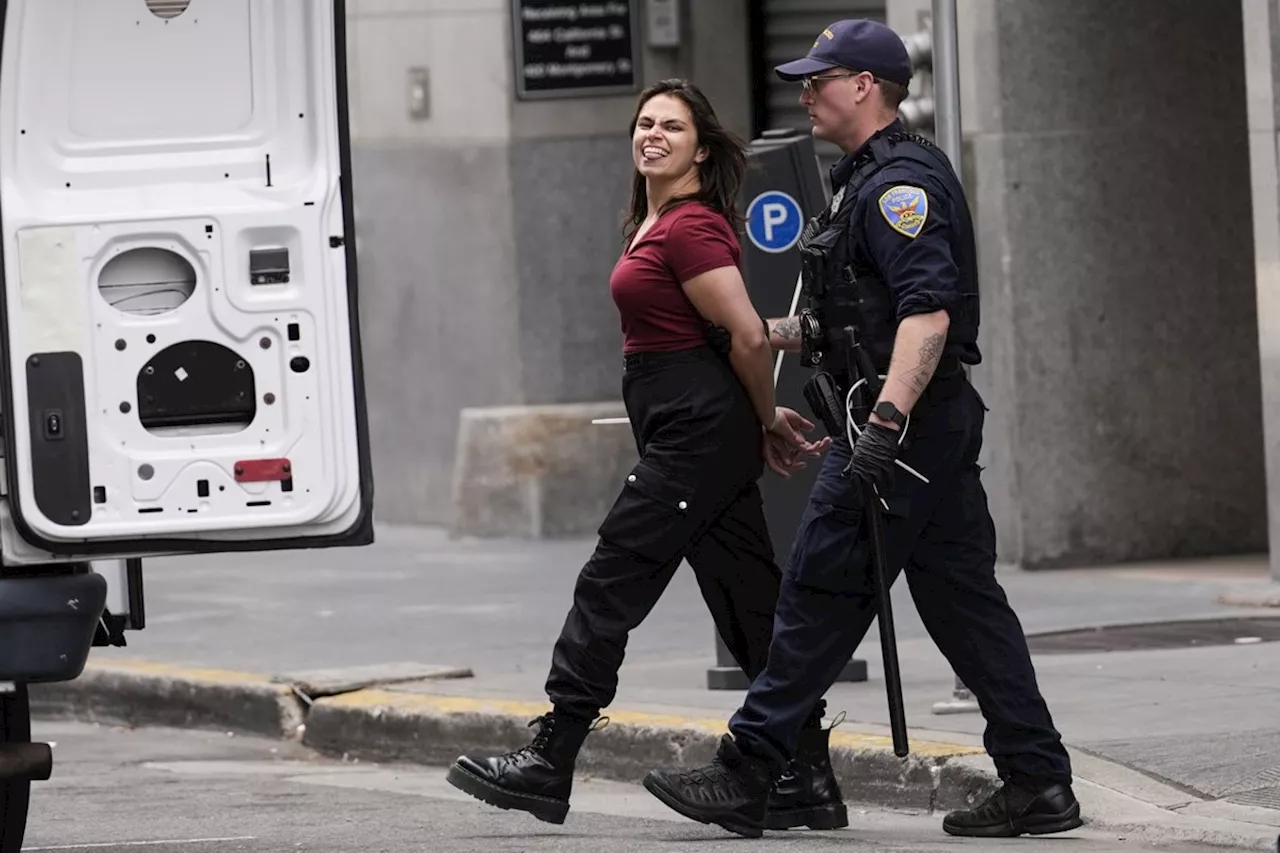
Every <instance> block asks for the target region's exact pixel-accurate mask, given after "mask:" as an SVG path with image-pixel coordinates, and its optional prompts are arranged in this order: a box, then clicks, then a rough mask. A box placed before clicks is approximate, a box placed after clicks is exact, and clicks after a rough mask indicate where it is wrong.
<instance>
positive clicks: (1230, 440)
mask: <svg viewBox="0 0 1280 853" xmlns="http://www.w3.org/2000/svg"><path fill="white" fill-rule="evenodd" d="M886 7H887V8H886ZM815 10H816V11H815ZM929 11H930V4H929V2H928V0H923V2H921V0H892V2H891V3H887V4H886V3H885V2H883V1H882V2H879V3H874V2H869V0H847V2H831V3H826V4H822V3H814V2H800V0H771V2H749V0H676V2H670V0H668V2H658V0H630V2H613V3H591V2H582V3H577V2H536V1H535V0H527V2H522V0H348V16H349V27H350V37H349V40H350V56H349V59H350V67H351V85H352V105H353V111H354V112H353V128H352V131H353V143H354V152H355V164H354V167H355V175H354V180H355V185H356V198H357V206H358V217H359V218H358V230H359V241H360V264H361V276H362V300H363V303H362V311H363V317H362V321H363V323H364V326H365V329H366V332H365V340H366V352H365V364H366V373H367V377H366V378H367V381H368V384H369V395H370V396H369V400H370V407H371V411H370V421H371V427H372V431H373V441H374V455H375V466H376V467H375V470H376V478H377V499H376V507H377V514H378V517H379V518H380V519H381V520H382V521H385V522H396V523H411V524H431V525H436V524H455V523H456V521H457V511H456V509H455V506H456V494H455V488H454V485H455V484H454V480H455V465H456V462H457V459H458V458H459V456H460V453H461V452H462V450H463V449H462V448H460V447H459V423H460V416H461V413H462V412H463V411H464V409H466V410H472V411H475V410H485V409H488V408H491V407H506V408H508V409H509V408H510V407H517V408H518V407H552V408H554V407H572V406H574V405H575V404H583V403H600V402H608V401H617V400H618V399H619V397H620V390H619V382H620V376H621V369H620V368H621V365H620V359H619V358H618V353H619V347H620V343H621V335H620V332H619V329H618V322H617V315H616V312H615V310H614V307H613V304H612V302H611V300H610V298H609V294H608V285H607V283H608V276H609V271H610V269H611V268H612V266H613V263H614V261H615V259H616V257H617V253H618V251H619V245H620V238H621V230H620V223H621V216H622V212H623V210H624V208H625V206H626V202H627V198H628V192H629V182H630V176H631V166H630V159H629V158H630V154H629V140H628V133H627V125H628V122H629V120H630V118H631V115H632V112H633V110H634V107H635V94H636V89H637V87H639V86H642V85H644V84H646V83H649V82H652V81H654V80H658V79H661V78H664V77H669V76H686V77H689V78H691V79H693V80H694V81H695V82H697V83H698V84H699V85H700V86H702V87H703V88H704V90H705V91H706V92H707V94H708V95H709V97H710V98H711V99H712V102H713V104H714V105H715V107H716V109H717V111H718V112H719V114H720V115H721V117H722V119H723V120H724V121H725V122H726V124H728V125H729V127H730V128H731V129H733V130H735V131H736V132H738V133H739V134H741V135H742V136H743V137H744V138H753V137H755V136H758V135H759V134H760V133H762V132H763V131H764V130H766V129H768V128H776V127H804V126H805V125H806V119H805V116H804V113H803V110H802V109H800V108H799V106H798V104H797V98H798V95H799V89H798V87H797V86H795V85H794V84H792V85H787V84H783V83H782V82H781V81H778V80H776V78H774V77H773V76H772V75H771V73H770V69H771V68H772V66H773V65H775V64H777V63H778V62H781V61H784V60H785V59H790V58H794V57H796V56H799V55H802V54H803V53H804V52H805V51H806V50H807V49H808V46H809V45H810V44H811V43H812V41H813V39H814V37H815V36H816V35H817V33H818V32H820V31H821V29H822V27H823V26H825V25H826V24H827V23H830V21H832V20H836V19H839V18H841V17H850V16H866V17H874V18H878V19H881V20H885V21H886V22H887V23H888V24H889V25H890V26H892V27H894V28H895V29H896V30H898V32H899V33H901V34H902V35H903V36H904V37H910V36H912V34H915V33H917V32H919V31H921V30H927V29H928V27H929V25H930V21H929ZM672 15H674V17H671V16H672ZM610 16H613V17H610ZM624 24H627V25H628V26H623V25H624ZM618 27H623V29H621V30H620V29H618ZM575 28H576V29H575ZM1276 46H1280V0H1241V2H1231V3H1213V4H1207V3H1199V2H1196V0H1127V2H1125V3H1108V2H1104V1H1103V0H1083V2H1079V3H1072V4H1056V3H1041V2H1035V0H960V3H959V57H960V75H961V76H960V80H961V107H962V112H961V117H962V131H963V139H964V151H963V162H962V167H963V173H964V177H965V182H966V185H967V186H968V188H969V192H970V202H971V206H972V208H973V212H974V216H975V221H976V223H977V226H978V229H979V237H980V242H981V245H980V253H981V259H982V261H981V267H982V268H981V274H982V277H983V280H982V293H983V317H982V321H983V322H982V332H983V336H982V343H983V346H984V351H985V361H984V363H983V364H982V365H980V366H979V367H977V368H976V369H975V370H974V371H973V379H974V382H975V385H976V386H977V387H978V388H979V390H980V391H981V393H982V394H983V396H984V398H985V400H986V402H987V404H988V406H989V408H990V412H989V414H988V422H987V423H988V429H987V434H986V450H985V457H986V459H985V465H986V471H985V474H984V478H985V482H986V483H987V487H988V491H989V495H990V500H991V507H992V511H993V514H994V515H995V517H996V519H997V526H998V532H999V537H1000V547H1001V554H1000V557H1001V560H1002V561H1004V562H1012V563H1018V564H1020V565H1023V566H1027V567H1032V568H1035V567H1051V566H1062V565H1089V564H1097V563H1110V562H1120V561H1127V560H1139V559H1149V558H1164V557H1179V556H1196V555H1216V554H1228V553H1241V552H1258V551H1263V550H1265V549H1266V548H1267V544H1268V529H1269V527H1272V528H1276V525H1277V523H1280V522H1278V521H1276V520H1273V521H1271V522H1270V524H1269V523H1268V493H1269V492H1270V493H1276V492H1277V491H1278V490H1280V456H1277V453H1276V451H1277V450H1280V438H1278V437H1277V429H1276V425H1277V423H1280V385H1278V384H1277V383H1278V382H1280V364H1277V363H1276V358H1275V357H1273V356H1272V350H1275V349H1277V347H1278V346H1280V304H1277V300H1278V299H1280V268H1278V264H1277V261H1278V260H1280V248H1278V247H1280V212H1278V211H1280V180H1278V179H1277V172H1278V169H1277V154H1276V151H1277V146H1276V138H1277V137H1276V123H1277V104H1280V101H1278V100H1277V96H1276V92H1277V91H1280V89H1278V88H1277V85H1276V84H1277V81H1276V76H1275V75H1276V72H1275V71H1274V68H1276V67H1280V64H1277V63H1278V61H1280V52H1277V50H1276ZM1273 53H1275V55H1274V56H1273ZM619 57H621V58H623V62H622V63H619V62H617V59H618V58H619ZM575 67H576V68H577V69H578V70H577V71H574V70H573V69H574V68H575ZM608 68H612V69H613V70H612V71H611V72H609V71H601V70H600V69H608ZM593 75H594V76H593ZM600 75H604V76H603V77H601V76H600ZM610 75H612V76H610ZM605 78H607V79H605ZM588 84H590V85H588ZM592 85H599V86H600V87H601V88H600V89H598V90H592V89H591V86H592ZM568 86H574V87H575V88H576V89H577V91H573V92H569V91H565V88H564V87H568ZM928 88H929V75H928V73H927V69H924V70H922V73H921V75H920V79H919V80H918V81H917V83H916V84H913V90H914V91H915V93H916V95H917V96H918V97H927V96H928V94H929V93H928ZM549 90H550V91H549ZM836 153H837V152H834V151H833V150H831V149H830V148H827V147H824V146H819V155H820V156H819V159H820V161H821V163H822V164H823V165H824V166H825V165H826V164H828V163H829V162H830V161H831V159H833V157H834V156H835V154H836ZM791 284H792V283H781V286H785V287H790V286H791ZM566 411H568V409H566ZM624 444H625V442H624ZM581 468H582V471H581V473H580V476H581V477H582V478H583V481H584V482H586V481H587V480H589V479H590V477H591V476H592V475H591V471H592V470H610V471H611V470H612V468H611V467H610V466H608V465H605V466H599V465H597V464H595V462H594V461H592V460H587V459H583V460H582V461H581ZM610 476H611V475H610ZM601 488H604V489H605V490H606V492H607V490H608V489H611V488H613V486H612V485H610V484H609V483H605V484H602V485H601ZM1271 503H1272V504H1273V505H1276V504H1277V502H1276V501H1272V502H1271ZM593 511H594V510H593ZM1272 514H1273V516H1275V515H1277V510H1275V509H1273V510H1272ZM598 516H599V513H598V512H596V513H595V516H594V517H592V516H591V512H588V513H587V514H586V515H584V517H583V519H582V530H583V531H588V532H589V531H590V530H593V529H594V526H595V525H596V524H598V522H599V517H598ZM1277 529H1280V528H1277Z"/></svg>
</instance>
